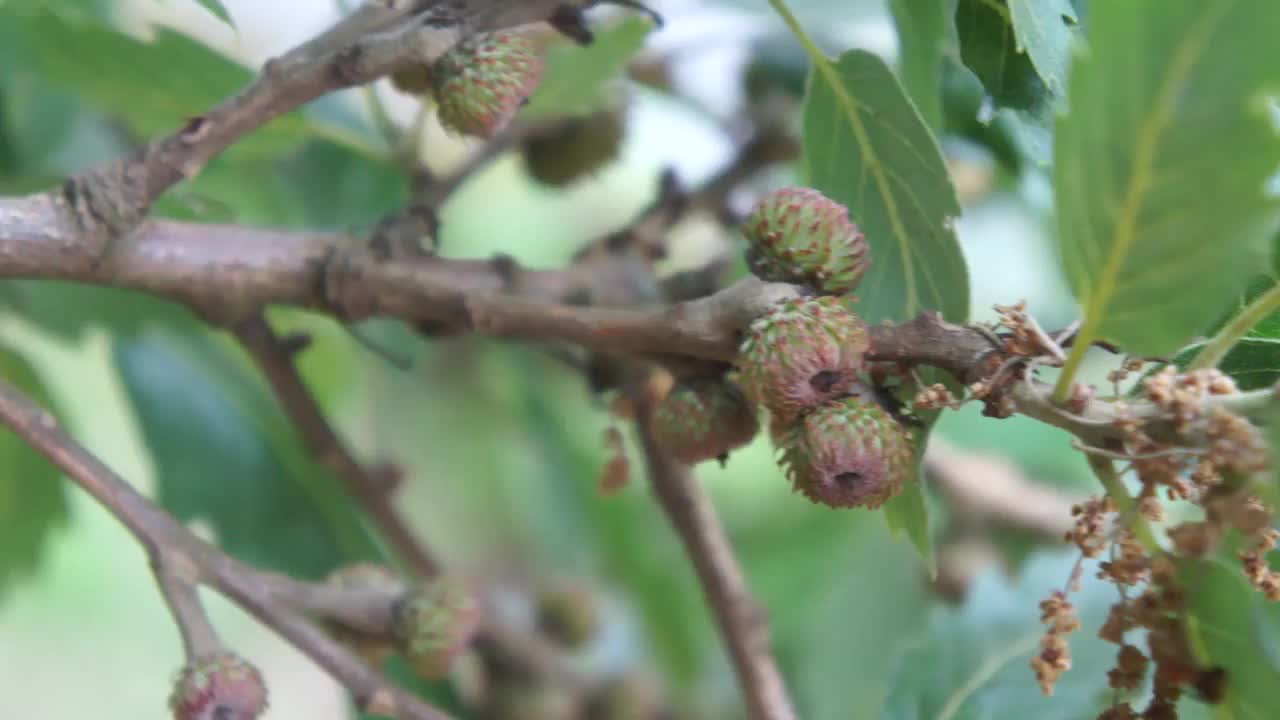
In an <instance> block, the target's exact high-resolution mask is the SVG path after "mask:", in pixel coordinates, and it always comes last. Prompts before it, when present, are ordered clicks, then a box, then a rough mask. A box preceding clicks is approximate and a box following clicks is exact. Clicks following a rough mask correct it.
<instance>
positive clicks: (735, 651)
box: [636, 400, 796, 720]
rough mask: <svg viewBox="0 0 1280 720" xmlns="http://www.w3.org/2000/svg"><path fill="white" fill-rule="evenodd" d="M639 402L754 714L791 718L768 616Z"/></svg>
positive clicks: (705, 501)
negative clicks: (775, 656)
mask: <svg viewBox="0 0 1280 720" xmlns="http://www.w3.org/2000/svg"><path fill="white" fill-rule="evenodd" d="M637 406H638V408H637V409H638V411H639V412H638V417H637V422H636V426H637V429H638V432H639V435H640V445H641V448H642V449H643V451H644V455H645V461H646V464H647V466H648V472H649V482H650V483H651V485H652V487H653V493H654V495H655V496H657V498H658V503H659V504H660V505H661V506H662V509H663V511H664V512H665V513H666V515H667V519H668V520H670V521H671V525H672V526H673V527H674V528H675V530H676V533H677V534H678V535H679V536H680V540H681V541H682V542H683V543H684V547H685V551H686V552H687V553H688V555H689V559H690V560H691V561H692V562H693V566H694V570H695V571H696V572H697V574H698V580H699V581H700V582H701V583H702V591H703V594H704V595H706V599H707V604H708V605H709V606H710V607H711V612H712V614H713V615H714V616H715V619H716V624H717V625H719V626H720V634H721V635H722V636H723V637H724V642H725V645H726V646H727V647H728V650H729V656H730V659H731V660H732V661H733V667H734V670H735V671H736V672H737V674H738V682H739V683H740V684H741V685H742V691H743V694H744V695H745V697H746V700H747V707H748V709H749V710H750V712H751V717H752V718H754V720H792V719H793V718H795V717H796V712H795V709H794V708H793V707H792V705H791V699H790V698H789V697H788V696H787V689H786V686H785V685H784V684H783V681H782V673H781V671H780V670H779V669H778V664H777V661H776V660H775V659H774V657H773V650H772V648H771V647H770V640H769V627H768V620H767V619H766V617H765V614H764V611H763V610H762V609H761V608H760V607H759V605H757V604H756V601H755V599H754V598H753V597H752V596H751V591H750V590H749V589H748V588H747V581H746V578H745V577H744V576H743V573H742V568H741V567H740V566H739V565H738V560H737V558H736V557H735V556H734V553H733V548H732V546H731V545H730V544H729V538H728V537H727V536H726V535H725V531H724V527H723V526H721V524H720V518H719V517H718V516H717V515H716V512H715V508H714V507H713V506H712V505H711V499H710V498H709V497H708V496H707V495H706V492H705V491H704V490H703V489H702V486H701V485H699V484H698V481H697V479H696V478H694V477H693V474H692V473H691V472H690V471H689V468H687V467H685V466H682V465H680V464H678V463H676V462H674V461H673V460H671V459H670V458H668V457H667V456H666V454H665V453H663V452H662V450H661V449H660V448H659V447H658V445H657V443H656V442H655V440H654V437H653V433H652V431H651V430H650V427H649V421H650V412H651V407H650V404H649V403H648V401H647V400H641V401H639V402H637Z"/></svg>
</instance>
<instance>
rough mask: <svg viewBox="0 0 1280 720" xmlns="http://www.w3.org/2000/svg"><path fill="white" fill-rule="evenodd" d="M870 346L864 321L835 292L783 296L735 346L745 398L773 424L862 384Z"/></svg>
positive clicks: (738, 370) (780, 422)
mask: <svg viewBox="0 0 1280 720" xmlns="http://www.w3.org/2000/svg"><path fill="white" fill-rule="evenodd" d="M870 347H871V341H870V337H869V335H868V334H867V326H866V324H865V323H863V322H862V320H861V319H860V318H858V316H857V315H855V314H853V313H852V312H851V311H850V310H849V309H848V307H847V306H846V305H845V301H844V300H842V299H840V298H835V297H816V298H807V299H806V298H795V299H788V300H783V301H782V302H780V303H778V304H775V305H774V306H773V307H771V308H769V310H768V311H766V312H765V314H764V315H762V316H761V317H759V318H757V319H756V320H755V321H754V322H752V323H751V326H750V328H748V330H747V333H746V338H745V339H744V340H743V342H742V346H741V348H740V349H739V351H738V360H737V379H738V381H739V384H740V385H741V386H742V390H743V392H744V394H745V395H746V397H747V399H748V400H749V401H751V402H753V403H755V404H757V405H761V406H763V407H765V408H767V409H768V410H769V412H770V413H771V414H772V416H773V425H774V428H775V429H777V428H780V427H782V426H785V425H787V424H789V423H791V422H792V421H793V420H794V419H795V418H797V417H799V416H800V415H802V414H803V413H805V412H807V411H809V410H812V409H814V408H817V407H819V406H820V405H822V404H824V403H827V402H829V401H831V400H835V399H837V398H840V397H843V396H845V395H848V394H849V393H851V392H854V391H855V390H858V389H859V388H860V387H861V384H860V382H859V380H858V374H859V373H860V372H862V371H863V370H865V369H866V367H867V360H866V354H867V351H868V350H869V349H870Z"/></svg>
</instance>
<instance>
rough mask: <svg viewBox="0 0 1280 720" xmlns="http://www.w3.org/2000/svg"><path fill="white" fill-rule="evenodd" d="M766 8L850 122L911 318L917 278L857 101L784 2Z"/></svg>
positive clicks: (885, 176) (895, 203) (775, 1)
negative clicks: (893, 248)
mask: <svg viewBox="0 0 1280 720" xmlns="http://www.w3.org/2000/svg"><path fill="white" fill-rule="evenodd" d="M769 4H770V5H772V6H773V9H774V10H775V11H776V12H777V13H778V16H779V17H781V18H782V21H783V22H784V23H786V25H787V28H788V29H790V30H791V34H793V35H795V36H796V40H797V41H799V42H800V44H801V45H802V46H803V47H804V50H805V53H807V54H808V55H809V59H810V60H811V61H812V62H813V66H814V68H816V69H817V70H818V72H819V73H821V74H822V77H823V78H825V79H826V81H827V84H828V85H830V86H831V91H832V92H833V93H835V96H836V101H837V102H839V103H840V106H841V107H842V108H843V109H844V115H845V117H846V118H847V119H848V120H849V128H850V129H851V130H853V137H854V139H855V140H857V142H858V146H859V147H860V148H861V149H862V153H863V157H864V158H866V163H865V164H866V168H867V170H868V171H869V172H870V173H871V177H872V178H874V179H875V182H876V186H877V187H879V188H880V195H881V196H882V197H884V205H885V211H886V212H888V214H889V224H890V225H891V226H892V227H893V236H894V239H895V240H896V241H897V243H898V247H899V249H900V250H901V251H902V270H903V275H904V276H905V280H906V284H907V287H906V290H907V314H908V315H911V314H914V313H915V311H916V306H917V305H918V303H917V296H916V275H915V271H914V269H913V267H912V264H913V262H914V259H913V258H912V256H911V246H910V244H909V240H908V238H907V229H906V226H905V225H903V223H902V216H901V213H900V212H899V210H898V201H897V199H896V198H895V197H894V195H893V188H892V186H891V184H890V182H889V176H888V173H887V172H886V168H885V167H884V165H883V164H882V163H881V162H880V157H879V156H878V155H876V151H875V147H874V146H873V145H872V143H871V138H870V137H869V136H868V135H867V129H866V127H865V126H864V125H863V124H862V118H860V117H859V116H858V101H857V100H854V99H853V96H851V95H849V93H848V91H847V90H846V89H845V86H844V83H843V82H841V81H840V74H839V73H837V72H836V69H835V66H833V65H832V64H831V60H830V59H829V58H828V57H827V56H826V55H825V54H824V53H823V52H822V50H821V49H820V48H819V47H818V45H817V43H815V42H814V41H813V38H811V37H809V33H808V32H806V31H805V29H804V27H803V26H802V25H801V24H800V21H799V20H798V19H797V18H796V16H795V14H794V13H792V12H791V9H790V8H789V7H787V3H786V0H769Z"/></svg>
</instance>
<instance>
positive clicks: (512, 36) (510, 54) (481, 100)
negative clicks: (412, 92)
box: [429, 32, 543, 139]
mask: <svg viewBox="0 0 1280 720" xmlns="http://www.w3.org/2000/svg"><path fill="white" fill-rule="evenodd" d="M542 70H543V61H542V56H541V55H539V54H538V51H537V48H536V47H535V46H534V45H533V43H532V42H530V41H529V40H528V39H526V38H524V37H522V36H521V35H518V34H516V33H511V32H497V33H491V34H488V35H481V36H478V37H474V38H469V39H467V40H464V41H462V42H460V43H458V44H457V45H456V46H454V47H453V48H452V49H450V50H449V51H448V52H446V53H445V54H444V55H441V56H440V58H439V59H437V60H436V62H435V64H434V65H432V66H431V70H430V73H429V75H430V80H431V92H432V95H434V96H435V99H436V103H437V105H438V115H439V118H440V124H441V125H443V126H444V127H445V129H447V130H450V131H452V132H455V133H458V134H460V135H470V136H474V137H479V138H484V139H489V138H492V137H493V136H494V135H496V134H498V132H499V131H501V130H502V129H503V128H505V127H506V126H507V125H508V124H509V123H510V122H511V119H512V118H514V117H515V115H516V112H518V111H519V110H520V108H521V106H523V105H524V103H525V100H527V99H528V97H529V96H530V95H531V94H533V91H534V90H535V89H536V88H537V87H538V83H539V82H540V81H541V80H542Z"/></svg>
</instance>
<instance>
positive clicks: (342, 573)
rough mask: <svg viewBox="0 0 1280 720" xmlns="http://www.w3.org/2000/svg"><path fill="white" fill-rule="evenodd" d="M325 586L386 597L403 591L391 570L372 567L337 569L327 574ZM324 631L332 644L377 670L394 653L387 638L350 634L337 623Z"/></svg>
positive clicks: (332, 623)
mask: <svg viewBox="0 0 1280 720" xmlns="http://www.w3.org/2000/svg"><path fill="white" fill-rule="evenodd" d="M325 584H326V585H331V586H333V587H337V588H343V589H347V590H383V591H386V592H388V593H397V592H402V591H403V590H404V581H403V580H401V579H400V576H399V575H397V574H396V573H395V571H394V570H392V569H391V568H389V567H386V566H383V565H376V564H374V563H356V564H354V565H347V566H345V567H340V568H338V569H337V570H334V571H333V572H331V573H329V575H328V576H327V577H326V578H325ZM325 629H326V630H328V631H329V634H330V635H332V636H333V638H334V639H335V640H337V641H338V642H340V643H342V644H343V645H346V646H347V647H349V648H351V649H352V650H353V651H355V652H356V653H357V654H359V655H360V656H361V657H362V658H364V659H365V661H366V662H368V663H369V664H370V665H372V666H373V667H380V666H381V665H382V662H383V660H385V659H386V657H387V655H389V654H391V652H392V651H393V650H394V649H395V646H394V645H393V643H392V641H391V639H390V638H389V637H380V636H377V635H372V634H369V633H366V632H361V631H359V630H354V629H352V628H349V627H347V626H346V625H343V624H341V623H338V622H327V623H325Z"/></svg>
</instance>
